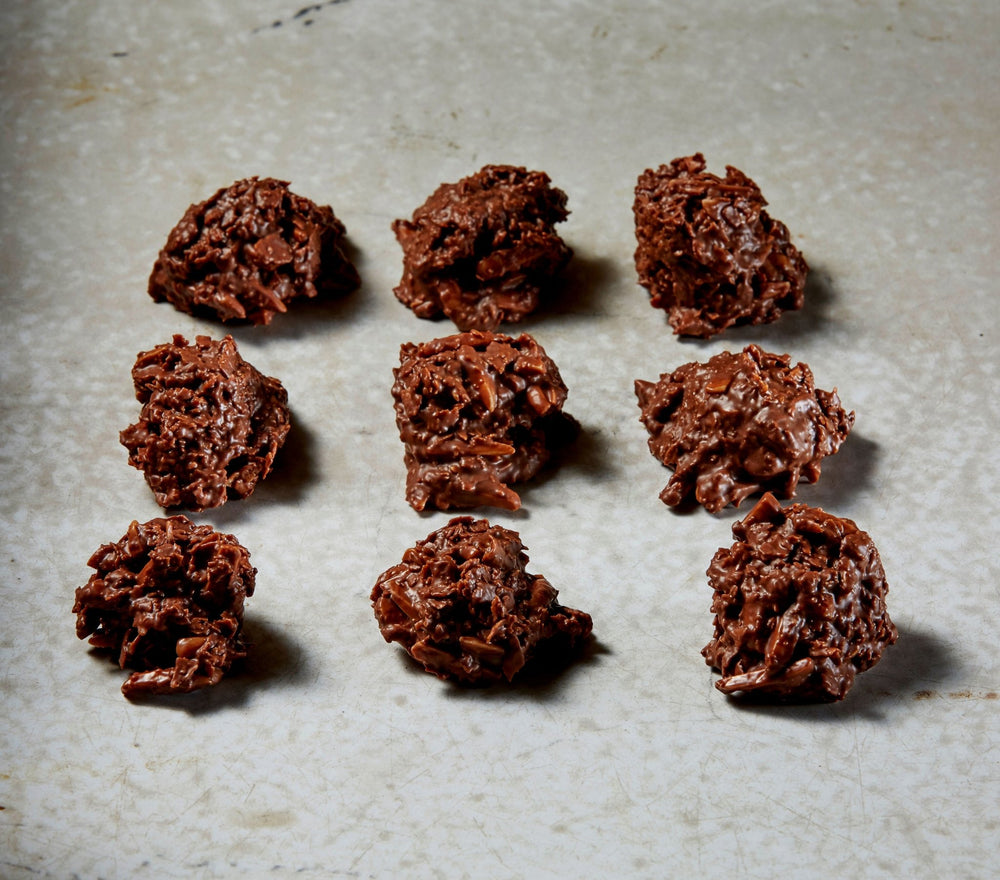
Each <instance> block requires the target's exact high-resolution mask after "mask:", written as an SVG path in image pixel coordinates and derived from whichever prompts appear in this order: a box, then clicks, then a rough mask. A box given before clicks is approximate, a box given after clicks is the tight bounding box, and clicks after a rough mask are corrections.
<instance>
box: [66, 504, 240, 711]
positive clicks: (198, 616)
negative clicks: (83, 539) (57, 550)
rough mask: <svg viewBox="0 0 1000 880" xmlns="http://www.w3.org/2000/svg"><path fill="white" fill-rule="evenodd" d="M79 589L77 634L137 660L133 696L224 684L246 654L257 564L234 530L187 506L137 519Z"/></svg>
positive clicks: (93, 561)
mask: <svg viewBox="0 0 1000 880" xmlns="http://www.w3.org/2000/svg"><path fill="white" fill-rule="evenodd" d="M87 565H89V566H90V567H91V568H93V569H95V572H94V574H93V575H91V577H90V580H89V581H87V583H86V584H85V585H84V586H82V587H78V588H77V590H76V602H75V604H74V605H73V613H74V614H76V616H77V617H76V634H77V636H78V637H79V638H81V639H85V638H88V637H89V639H90V644H91V645H93V646H94V647H96V648H102V649H105V650H107V651H109V652H110V653H111V654H112V655H113V658H114V659H115V660H116V661H117V662H118V665H119V666H120V667H121V668H122V669H134V670H136V671H135V672H133V673H132V674H131V675H130V676H129V678H128V679H127V680H126V682H125V684H124V685H122V693H123V694H125V696H126V697H136V696H141V695H143V694H169V693H182V692H186V691H193V690H197V689H198V688H202V687H206V686H208V685H213V684H218V682H219V680H220V679H221V678H222V677H223V675H225V673H226V672H227V671H228V670H229V668H230V667H231V666H232V664H233V662H234V661H236V660H239V659H241V658H243V657H244V656H245V655H246V649H245V646H244V644H243V640H242V638H241V629H242V625H243V605H244V600H245V599H246V597H247V596H251V595H253V591H254V584H255V578H256V575H257V570H256V569H255V568H254V567H253V566H251V565H250V554H249V553H248V552H247V550H246V548H244V547H243V546H242V545H241V544H240V543H239V541H237V540H236V538H234V537H233V536H232V535H224V534H221V533H219V532H216V531H215V530H214V529H212V528H211V526H199V525H195V524H194V523H193V522H191V520H189V519H188V518H187V517H185V516H172V517H169V518H166V519H153V520H150V521H149V522H147V523H143V524H141V525H140V524H139V523H138V522H133V523H132V524H131V525H130V526H129V528H128V531H127V532H126V533H125V535H124V536H123V537H122V539H121V540H120V541H118V542H116V543H114V544H104V545H102V546H101V547H100V548H98V550H97V551H96V552H95V553H94V555H93V556H91V558H90V560H89V561H88V563H87Z"/></svg>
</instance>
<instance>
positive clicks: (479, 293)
mask: <svg viewBox="0 0 1000 880" xmlns="http://www.w3.org/2000/svg"><path fill="white" fill-rule="evenodd" d="M568 213H569V212H568V211H567V210H566V193H564V192H563V191H562V190H560V189H557V188H555V187H553V186H551V184H550V181H549V176H548V175H547V174H545V173H544V172H541V171H528V170H527V169H525V168H521V167H516V166H513V165H487V166H485V167H484V168H482V169H481V170H480V171H478V172H476V173H475V174H473V175H470V176H469V177H465V178H463V179H462V180H460V181H458V183H445V184H442V185H441V186H440V187H438V188H437V190H435V191H434V193H433V194H432V195H431V196H430V197H429V198H428V199H427V201H426V202H424V204H423V205H421V206H420V207H419V208H417V210H416V211H414V212H413V217H412V219H410V220H396V221H395V222H394V223H393V225H392V228H393V231H394V232H395V233H396V238H397V240H398V241H399V243H400V245H401V246H402V248H403V276H402V279H401V280H400V282H399V286H398V287H397V288H396V289H395V293H396V297H397V298H398V299H399V301H400V302H402V303H403V304H404V305H406V306H408V307H409V308H411V309H412V310H413V311H414V312H415V313H416V314H417V315H418V316H419V317H421V318H439V317H442V316H444V317H447V318H450V319H451V320H452V321H454V322H455V325H456V326H457V327H458V329H459V330H473V329H475V330H496V329H497V327H499V326H500V324H501V323H502V322H505V321H506V322H511V323H513V322H516V321H520V320H521V319H522V318H523V317H524V316H525V315H526V314H528V313H530V312H532V311H534V310H535V308H536V307H537V306H538V303H539V300H540V299H541V298H542V297H543V296H544V295H545V294H546V293H547V292H548V290H549V288H550V287H551V286H552V282H553V279H554V277H555V275H556V274H557V273H558V272H559V271H560V270H561V269H562V268H563V267H564V266H565V265H566V263H567V261H568V260H569V258H570V256H571V254H572V251H571V250H570V248H569V247H567V245H566V244H565V243H564V242H563V240H562V239H561V238H560V237H559V235H558V233H557V232H556V231H555V224H556V223H559V222H561V221H563V220H565V219H566V217H567V216H568Z"/></svg>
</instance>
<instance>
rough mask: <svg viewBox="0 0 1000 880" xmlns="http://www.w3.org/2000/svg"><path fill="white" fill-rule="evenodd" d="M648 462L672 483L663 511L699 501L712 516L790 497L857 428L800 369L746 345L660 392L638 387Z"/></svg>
mask: <svg viewBox="0 0 1000 880" xmlns="http://www.w3.org/2000/svg"><path fill="white" fill-rule="evenodd" d="M635 393H636V396H637V397H638V399H639V408H640V410H641V411H642V412H641V416H640V421H642V423H643V424H644V425H645V426H646V430H647V431H648V432H649V449H650V452H652V453H653V455H654V456H655V457H656V458H657V459H658V460H659V461H660V462H662V463H663V464H664V465H666V466H667V467H669V468H673V470H674V473H673V476H672V477H671V478H670V481H669V482H668V483H667V486H666V488H665V489H664V490H663V491H662V492H661V493H660V498H661V499H662V500H663V502H664V503H665V504H669V505H670V506H672V507H674V506H678V505H682V504H685V503H688V502H690V501H697V502H698V503H699V504H701V505H702V506H704V507H705V509H706V510H709V511H711V512H713V513H715V512H716V511H719V510H721V509H722V508H723V507H725V506H726V505H728V504H732V505H734V506H737V507H738V506H739V505H740V503H741V502H742V501H743V500H744V499H745V498H746V497H747V496H749V495H752V494H754V493H756V492H760V491H763V490H770V491H773V492H777V493H778V494H780V495H782V496H784V497H792V496H794V495H795V488H796V486H797V485H798V482H799V480H800V479H804V480H805V481H806V482H809V483H812V482H815V481H816V480H817V479H818V478H819V474H820V462H821V461H822V459H823V458H824V457H825V456H827V455H832V454H833V453H835V452H836V451H837V450H838V449H839V448H840V445H841V443H842V442H843V441H844V439H845V438H846V437H847V434H848V432H849V431H850V430H851V427H852V426H853V424H854V413H853V412H851V413H847V412H845V411H844V409H843V407H842V406H841V405H840V398H839V397H838V396H837V392H836V390H834V391H823V390H822V389H818V388H816V387H815V385H814V384H813V376H812V372H811V371H810V369H809V367H807V366H806V365H805V364H801V363H800V364H796V365H795V366H794V367H793V366H791V361H790V358H789V357H788V355H776V354H771V353H770V352H766V351H764V350H763V349H761V348H759V347H758V346H756V345H748V346H747V347H746V348H744V349H743V351H742V352H739V353H737V354H731V353H730V352H722V353H721V354H717V355H715V356H714V357H712V358H709V360H708V362H707V363H697V362H694V363H688V364H684V365H683V366H681V367H678V368H677V369H676V370H674V371H673V372H671V373H664V374H662V375H661V376H660V378H659V380H658V381H657V382H647V381H644V380H642V379H637V380H636V382H635Z"/></svg>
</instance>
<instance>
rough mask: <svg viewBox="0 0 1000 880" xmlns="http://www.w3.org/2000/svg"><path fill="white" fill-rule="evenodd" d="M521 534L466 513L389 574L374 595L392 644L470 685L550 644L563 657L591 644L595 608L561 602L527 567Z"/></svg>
mask: <svg viewBox="0 0 1000 880" xmlns="http://www.w3.org/2000/svg"><path fill="white" fill-rule="evenodd" d="M524 550H525V548H524V545H523V544H522V543H521V540H520V537H519V535H518V534H517V532H512V531H510V530H509V529H505V528H502V527H500V526H491V525H490V524H489V523H488V522H487V521H486V520H482V519H480V520H473V519H472V518H471V517H456V518H455V519H453V520H451V522H449V523H448V524H447V525H446V526H444V527H443V528H440V529H438V530H437V531H435V532H432V533H431V534H430V535H428V536H427V538H426V539H424V540H423V541H419V542H417V544H416V546H414V547H411V548H410V549H409V550H407V551H406V552H405V553H404V554H403V561H402V562H401V563H399V564H398V565H394V566H393V567H392V568H390V569H388V570H387V571H385V572H383V573H382V574H381V575H380V576H379V578H378V581H377V582H376V584H375V588H374V589H373V590H372V594H371V600H372V606H373V608H374V610H375V617H376V619H377V620H378V625H379V629H380V630H381V631H382V636H383V637H384V638H385V640H386V641H387V642H398V643H399V644H400V645H402V646H403V647H404V648H405V649H406V651H407V653H408V654H409V655H410V656H411V657H413V659H414V660H416V661H417V662H418V663H421V664H423V667H424V669H426V670H427V671H428V672H431V673H433V674H434V675H436V676H438V677H439V678H442V679H451V680H453V681H456V682H461V683H463V684H489V683H492V682H495V681H498V680H500V679H501V678H504V679H506V680H507V681H510V680H511V679H512V678H513V677H514V675H515V674H516V673H517V672H518V670H520V669H521V668H522V667H523V666H524V665H525V664H526V663H528V662H529V661H530V660H531V659H532V658H537V657H538V656H539V653H540V651H541V650H542V649H544V651H545V656H546V657H547V658H550V659H552V660H553V661H556V660H557V658H560V657H562V658H563V659H565V657H566V656H567V655H568V654H569V653H570V652H571V651H572V650H574V649H575V648H576V646H577V645H579V644H581V643H582V642H583V641H584V640H585V639H586V638H587V637H588V636H589V635H590V632H591V629H592V622H591V619H590V615H588V614H584V613H583V612H582V611H575V610H574V609H572V608H566V607H564V606H562V605H560V604H559V603H558V602H557V601H556V597H557V595H558V593H557V591H556V590H555V588H553V586H552V585H551V584H550V583H549V582H548V581H547V580H546V579H545V578H544V577H542V576H541V575H533V574H529V573H528V572H526V571H525V566H526V565H527V562H528V557H527V555H526V554H525V552H524Z"/></svg>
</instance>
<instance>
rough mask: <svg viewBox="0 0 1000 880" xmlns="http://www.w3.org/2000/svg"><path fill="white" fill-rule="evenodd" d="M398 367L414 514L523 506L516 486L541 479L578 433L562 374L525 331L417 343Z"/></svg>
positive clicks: (398, 404) (397, 393) (399, 411)
mask: <svg viewBox="0 0 1000 880" xmlns="http://www.w3.org/2000/svg"><path fill="white" fill-rule="evenodd" d="M399 363H400V365H399V367H398V368H396V369H395V370H393V376H394V377H395V382H394V383H393V386H392V396H393V399H394V401H395V409H396V426H397V427H398V428H399V437H400V439H401V440H402V441H403V445H404V454H403V459H404V462H405V464H406V469H407V476H406V500H407V501H408V502H409V503H410V505H411V506H412V507H413V508H414V510H424V509H425V508H428V507H430V508H437V509H438V510H447V509H449V508H470V507H478V506H480V505H487V506H491V507H502V508H506V509H507V510H516V509H517V508H518V507H520V504H521V499H520V498H519V496H518V495H517V493H516V492H514V491H513V490H511V489H510V488H509V487H508V485H507V484H508V483H517V482H523V481H525V480H530V479H531V478H532V477H534V476H535V475H536V474H537V473H538V472H539V470H541V468H542V466H543V465H544V464H545V463H546V462H547V461H548V460H549V458H550V457H551V455H552V452H553V450H555V449H557V448H559V447H560V446H562V445H564V444H565V443H567V442H568V441H569V440H570V439H571V438H572V437H573V435H574V434H575V432H576V430H577V429H578V427H579V426H578V425H577V423H576V421H575V420H574V419H573V418H572V417H571V416H568V415H566V414H565V413H563V411H562V407H563V404H564V403H565V401H566V386H565V385H564V384H563V381H562V377H561V376H560V375H559V370H558V368H557V367H556V365H555V363H553V361H552V359H551V358H549V357H548V355H546V354H545V350H544V349H543V348H542V347H541V346H540V345H539V344H538V343H537V342H535V340H534V339H533V338H532V337H531V336H529V335H528V334H526V333H525V334H521V335H520V336H518V337H517V338H516V339H515V338H511V337H510V336H504V335H502V334H499V333H490V332H486V331H479V330H472V331H469V332H467V333H458V334H455V335H454V336H446V337H444V338H442V339H435V340H432V341H431V342H424V343H421V344H419V345H418V344H415V343H412V342H408V343H405V344H404V345H403V346H401V348H400V351H399Z"/></svg>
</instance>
